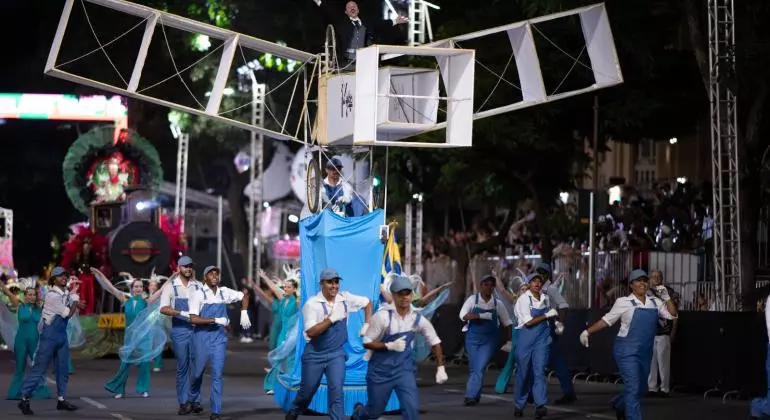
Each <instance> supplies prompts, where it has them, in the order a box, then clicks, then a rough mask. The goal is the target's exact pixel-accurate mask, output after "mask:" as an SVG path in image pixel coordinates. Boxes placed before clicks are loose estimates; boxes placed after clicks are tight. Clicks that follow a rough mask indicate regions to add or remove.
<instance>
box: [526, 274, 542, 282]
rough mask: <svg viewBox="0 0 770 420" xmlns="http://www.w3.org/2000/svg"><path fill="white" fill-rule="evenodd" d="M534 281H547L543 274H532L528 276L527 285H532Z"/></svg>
mask: <svg viewBox="0 0 770 420" xmlns="http://www.w3.org/2000/svg"><path fill="white" fill-rule="evenodd" d="M534 279H540V282H543V281H545V280H544V279H543V275H542V274H538V273H532V274H530V275H528V276H527V284H529V283H531V282H532V280H534Z"/></svg>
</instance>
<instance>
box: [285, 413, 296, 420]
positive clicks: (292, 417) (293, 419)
mask: <svg viewBox="0 0 770 420" xmlns="http://www.w3.org/2000/svg"><path fill="white" fill-rule="evenodd" d="M297 417H299V416H298V415H296V414H294V413H293V412H291V411H289V412H288V413H286V417H284V418H283V419H284V420H297Z"/></svg>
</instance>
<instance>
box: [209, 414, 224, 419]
mask: <svg viewBox="0 0 770 420" xmlns="http://www.w3.org/2000/svg"><path fill="white" fill-rule="evenodd" d="M209 420H222V417H219V414H212V415H210V416H209Z"/></svg>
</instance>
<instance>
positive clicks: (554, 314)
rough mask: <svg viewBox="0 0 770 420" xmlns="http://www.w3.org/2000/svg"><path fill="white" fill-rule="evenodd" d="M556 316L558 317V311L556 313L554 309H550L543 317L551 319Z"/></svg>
mask: <svg viewBox="0 0 770 420" xmlns="http://www.w3.org/2000/svg"><path fill="white" fill-rule="evenodd" d="M556 316H559V311H557V310H556V309H551V310H550V311H548V312H546V313H545V317H546V318H548V319H551V318H553V317H556Z"/></svg>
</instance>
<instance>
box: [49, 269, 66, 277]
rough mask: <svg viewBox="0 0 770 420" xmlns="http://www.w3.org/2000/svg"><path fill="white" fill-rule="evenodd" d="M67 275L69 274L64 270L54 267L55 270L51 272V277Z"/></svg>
mask: <svg viewBox="0 0 770 420" xmlns="http://www.w3.org/2000/svg"><path fill="white" fill-rule="evenodd" d="M65 273H67V271H66V270H65V269H64V268H62V267H54V268H53V270H51V277H56V276H61V275H62V274H65Z"/></svg>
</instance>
